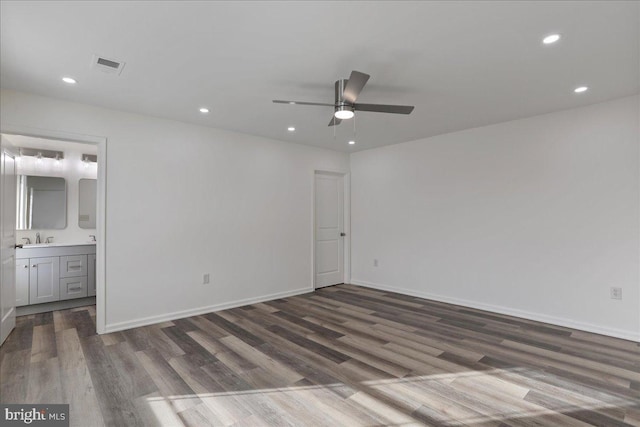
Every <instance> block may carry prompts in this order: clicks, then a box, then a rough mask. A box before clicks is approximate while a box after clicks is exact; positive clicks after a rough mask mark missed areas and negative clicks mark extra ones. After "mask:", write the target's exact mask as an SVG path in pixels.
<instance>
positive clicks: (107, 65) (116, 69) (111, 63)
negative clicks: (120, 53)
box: [91, 55, 124, 75]
mask: <svg viewBox="0 0 640 427" xmlns="http://www.w3.org/2000/svg"><path fill="white" fill-rule="evenodd" d="M91 65H92V66H93V68H96V69H98V70H100V71H102V72H105V73H109V74H118V75H119V74H120V73H122V69H123V68H124V62H122V61H116V60H115V59H109V58H105V57H104V56H99V55H93V62H92V64H91Z"/></svg>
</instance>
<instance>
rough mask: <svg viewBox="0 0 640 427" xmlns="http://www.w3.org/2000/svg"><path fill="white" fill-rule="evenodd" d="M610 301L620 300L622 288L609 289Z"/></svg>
mask: <svg viewBox="0 0 640 427" xmlns="http://www.w3.org/2000/svg"><path fill="white" fill-rule="evenodd" d="M611 299H622V288H613V287H612V288H611Z"/></svg>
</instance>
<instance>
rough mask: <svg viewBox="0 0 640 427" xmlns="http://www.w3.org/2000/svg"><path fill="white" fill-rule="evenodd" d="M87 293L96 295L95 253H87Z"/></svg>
mask: <svg viewBox="0 0 640 427" xmlns="http://www.w3.org/2000/svg"><path fill="white" fill-rule="evenodd" d="M87 284H88V290H87V295H88V296H90V297H92V296H95V295H96V254H89V255H87Z"/></svg>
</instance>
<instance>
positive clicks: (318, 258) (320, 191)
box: [315, 172, 344, 289]
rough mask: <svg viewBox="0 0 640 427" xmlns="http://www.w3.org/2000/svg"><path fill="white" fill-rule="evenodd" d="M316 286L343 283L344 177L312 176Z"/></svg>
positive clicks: (334, 175)
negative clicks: (313, 177) (313, 182)
mask: <svg viewBox="0 0 640 427" xmlns="http://www.w3.org/2000/svg"><path fill="white" fill-rule="evenodd" d="M315 193H316V194H315V287H316V289H317V288H322V287H324V286H331V285H336V284H338V283H343V281H344V177H343V176H342V175H337V174H325V173H319V172H317V173H316V175H315Z"/></svg>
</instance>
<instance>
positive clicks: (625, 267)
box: [351, 96, 640, 340]
mask: <svg viewBox="0 0 640 427" xmlns="http://www.w3.org/2000/svg"><path fill="white" fill-rule="evenodd" d="M638 117H639V110H638V97H637V96H634V97H629V98H623V99H619V100H615V101H611V102H607V103H602V104H597V105H592V106H589V107H585V108H580V109H575V110H569V111H562V112H558V113H553V114H547V115H542V116H537V117H532V118H527V119H523V120H517V121H512V122H508V123H502V124H498V125H493V126H487V127H482V128H476V129H471V130H467V131H462V132H456V133H451V134H447V135H441V136H436V137H432V138H427V139H423V140H419V141H414V142H409V143H404V144H398V145H392V146H387V147H383V148H379V149H373V150H368V151H363V152H358V153H354V154H352V155H351V174H352V219H351V222H352V245H353V246H352V281H353V282H354V283H359V284H362V285H368V286H374V287H380V288H386V289H391V290H397V291H399V292H404V293H408V294H414V295H418V296H425V297H428V298H433V299H437V300H443V301H448V302H454V303H460V304H462V305H469V306H475V307H479V308H485V309H490V310H494V311H497V312H503V313H511V314H515V315H518V316H522V317H528V318H532V319H537V320H542V321H548V322H551V323H557V324H563V325H567V326H573V327H576V328H580V329H585V330H591V331H596V332H600V333H605V334H610V335H614V336H620V337H626V338H631V339H636V340H640V289H639V288H640V279H639V268H640V266H639V259H640V254H639V247H640V237H639V222H640V204H639V195H640V187H639V150H638V147H639V143H638V136H639V135H640V133H639V127H638ZM374 259H378V260H379V266H378V267H374V266H373V260H374ZM610 286H619V287H622V288H623V300H622V301H616V300H612V299H610V296H609V295H610V294H609V288H610Z"/></svg>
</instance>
